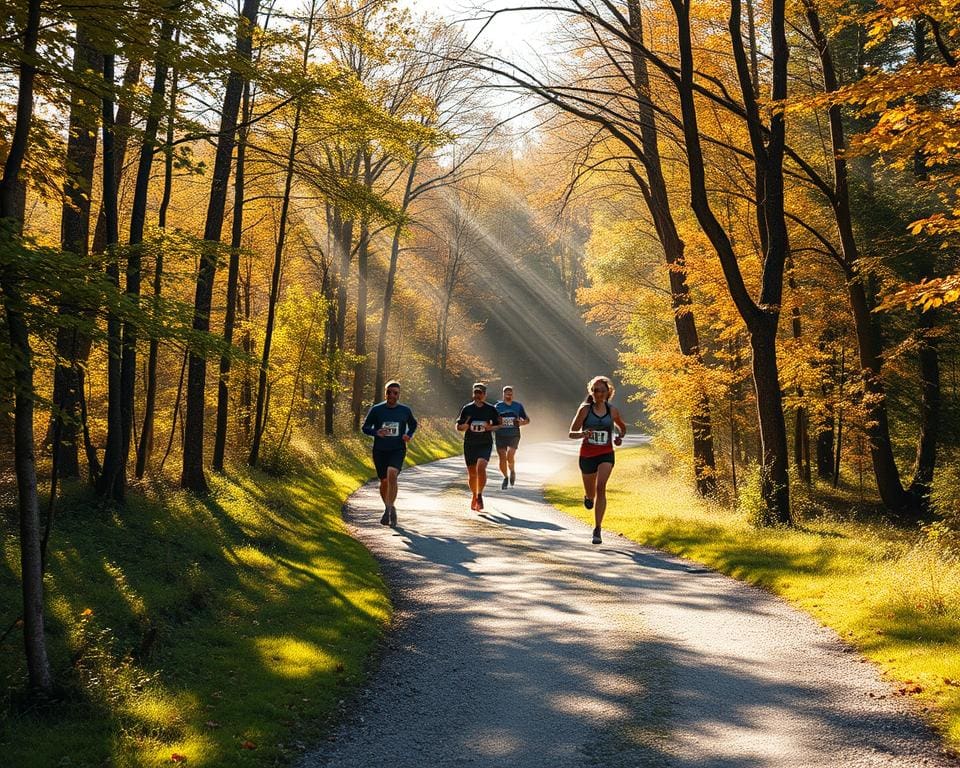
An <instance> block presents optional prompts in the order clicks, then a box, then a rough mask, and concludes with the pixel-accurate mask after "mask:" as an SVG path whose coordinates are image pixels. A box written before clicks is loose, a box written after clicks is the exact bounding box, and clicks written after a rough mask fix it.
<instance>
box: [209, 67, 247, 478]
mask: <svg viewBox="0 0 960 768" xmlns="http://www.w3.org/2000/svg"><path fill="white" fill-rule="evenodd" d="M250 109H251V107H250V82H249V81H247V82H245V83H244V85H243V108H242V115H243V121H242V122H243V124H244V126H243V127H242V128H241V129H240V132H239V134H238V136H237V169H236V171H235V172H234V174H233V228H232V231H231V237H230V265H229V267H228V268H227V306H226V314H225V317H224V319H223V342H224V346H225V347H226V348H227V352H225V353H224V354H223V355H222V356H221V357H220V379H219V382H218V385H217V429H216V433H215V434H214V438H213V469H214V470H215V471H217V472H223V459H224V454H225V453H226V448H227V415H228V411H229V408H230V366H231V363H232V354H231V351H230V348H231V347H232V345H233V328H234V325H235V324H236V316H237V305H238V300H237V286H238V284H239V282H240V248H241V247H242V246H243V203H244V194H245V192H244V181H245V162H246V154H247V133H248V128H247V125H246V124H247V123H248V122H249V120H250Z"/></svg>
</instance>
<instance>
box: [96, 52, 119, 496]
mask: <svg viewBox="0 0 960 768" xmlns="http://www.w3.org/2000/svg"><path fill="white" fill-rule="evenodd" d="M113 63H114V54H113V53H106V54H104V56H103V79H104V83H105V86H106V88H107V91H106V93H105V95H104V97H103V117H102V122H103V204H102V205H101V211H102V212H103V217H104V222H105V224H104V242H103V246H104V250H105V252H106V254H107V277H108V278H109V280H110V282H111V283H112V284H113V285H114V286H115V287H116V288H117V289H118V290H119V288H120V264H119V258H120V255H119V254H118V253H117V240H118V236H119V231H118V221H117V218H118V213H117V187H116V179H117V173H116V154H115V145H114V113H113V98H114V96H113V90H114V87H115V85H114V79H113V77H114V75H113ZM121 344H122V340H121V327H120V318H118V317H117V316H116V314H115V313H114V312H113V311H110V312H108V313H107V356H108V360H107V447H106V450H105V451H104V454H103V468H102V471H101V474H100V477H99V478H98V479H97V493H98V494H99V495H100V496H104V497H107V498H111V499H114V500H115V501H123V493H124V490H125V486H124V483H123V477H122V474H121V471H120V467H121V463H120V458H121V452H122V451H123V439H122V427H121V418H122V417H121V407H122V406H121V399H122V395H121V379H120V366H121V355H122V346H121Z"/></svg>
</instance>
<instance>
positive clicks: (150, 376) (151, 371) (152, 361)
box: [136, 30, 180, 478]
mask: <svg viewBox="0 0 960 768" xmlns="http://www.w3.org/2000/svg"><path fill="white" fill-rule="evenodd" d="M177 42H178V43H179V42H180V30H177ZM177 90H178V85H177V70H176V69H173V70H172V72H171V73H170V101H169V103H168V107H167V137H166V146H165V149H164V162H163V195H162V197H161V199H160V211H159V213H158V220H157V225H158V226H159V227H160V229H161V230H166V228H167V210H168V209H169V207H170V199H171V197H172V196H173V137H174V127H175V124H176V117H177ZM162 291H163V248H159V249H158V250H157V261H156V265H155V269H154V273H153V296H154V299H159V298H160V294H161V293H162ZM159 358H160V340H159V339H157V338H151V339H150V351H149V353H148V361H147V396H146V402H145V404H144V407H143V428H142V429H141V430H140V443H139V445H138V446H137V466H136V475H137V477H138V478H141V477H143V475H144V472H146V469H147V461H149V459H150V453H151V452H152V451H153V422H154V413H155V411H156V408H157V365H158V362H159Z"/></svg>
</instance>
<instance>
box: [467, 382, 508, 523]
mask: <svg viewBox="0 0 960 768" xmlns="http://www.w3.org/2000/svg"><path fill="white" fill-rule="evenodd" d="M486 398H487V385H486V384H483V383H482V382H479V381H478V382H477V383H476V384H474V385H473V400H471V401H470V402H469V403H467V404H466V405H465V406H463V408H461V409H460V416H458V417H457V430H459V431H460V432H463V458H464V461H466V464H467V476H468V478H469V481H470V492H471V493H472V494H473V500H472V501H471V502H470V509H472V510H474V511H476V512H482V511H483V489H484V486H486V484H487V462H488V461H490V453H491V452H492V451H493V435H492V434H491V433H492V432H495V431H496V430H498V429H500V414H499V413H497V409H496V408H494V407H493V406H492V405H490V403H488V402H487V401H486Z"/></svg>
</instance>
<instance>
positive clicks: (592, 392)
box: [569, 376, 627, 544]
mask: <svg viewBox="0 0 960 768" xmlns="http://www.w3.org/2000/svg"><path fill="white" fill-rule="evenodd" d="M613 393H614V389H613V384H612V383H611V381H610V379H608V378H607V377H606V376H594V377H593V378H592V379H591V380H590V382H589V383H588V384H587V399H586V400H584V401H583V403H581V405H580V408H579V410H577V415H576V416H575V417H574V419H573V423H572V424H571V425H570V435H569V436H570V438H571V439H574V440H582V441H583V442H582V443H581V445H580V472H581V474H582V475H583V490H584V491H585V495H584V497H583V506H585V507H586V508H587V509H594V504H596V508H595V509H594V513H593V514H594V519H595V520H596V527H595V528H594V529H593V543H594V544H602V543H603V539H601V538H600V525H601V523H603V514H604V512H606V511H607V480H609V479H610V473H611V472H612V471H613V463H614V455H613V446H614V445H620V444H621V443H622V442H623V436H624V435H625V434H627V425H626V424H624V423H623V419H621V418H620V411H619V410H617V408H615V407H614V406H612V405H610V400H611V399H613ZM614 427H616V429H617V432H618V433H619V434H617V435H616V436H614Z"/></svg>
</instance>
